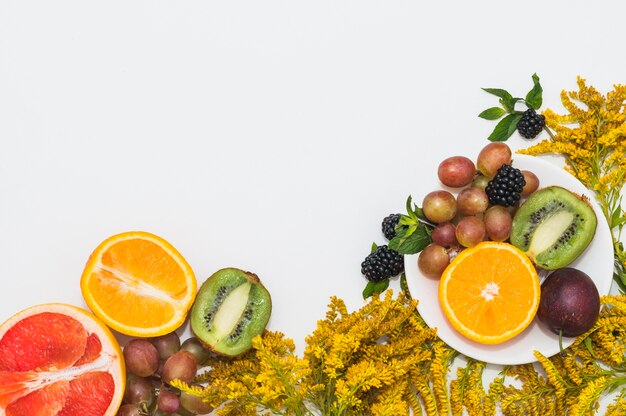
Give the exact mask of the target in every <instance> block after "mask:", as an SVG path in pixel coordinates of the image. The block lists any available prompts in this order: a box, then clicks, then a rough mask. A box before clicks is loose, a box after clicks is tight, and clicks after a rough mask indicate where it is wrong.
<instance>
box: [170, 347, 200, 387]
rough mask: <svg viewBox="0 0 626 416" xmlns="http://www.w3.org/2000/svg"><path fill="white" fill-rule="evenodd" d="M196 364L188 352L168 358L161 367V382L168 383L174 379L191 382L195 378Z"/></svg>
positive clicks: (194, 358)
mask: <svg viewBox="0 0 626 416" xmlns="http://www.w3.org/2000/svg"><path fill="white" fill-rule="evenodd" d="M197 370H198V362H197V361H196V357H195V356H194V355H193V354H192V353H190V352H189V351H178V352H176V353H174V354H172V355H171V356H170V358H168V359H167V361H165V364H164V365H163V376H162V378H163V381H164V382H166V383H169V382H170V381H172V380H174V379H179V380H182V381H184V382H186V383H189V382H191V380H193V378H194V377H195V376H196V371H197Z"/></svg>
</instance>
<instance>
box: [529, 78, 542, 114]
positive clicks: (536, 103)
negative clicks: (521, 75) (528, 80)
mask: <svg viewBox="0 0 626 416" xmlns="http://www.w3.org/2000/svg"><path fill="white" fill-rule="evenodd" d="M533 84H534V85H533V89H532V90H530V91H528V94H526V104H527V105H528V106H529V107H530V108H532V109H534V110H539V108H540V107H541V103H542V102H543V99H542V97H541V94H542V93H543V88H541V84H540V83H539V77H538V76H537V74H533Z"/></svg>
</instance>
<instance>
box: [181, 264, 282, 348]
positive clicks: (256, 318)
mask: <svg viewBox="0 0 626 416" xmlns="http://www.w3.org/2000/svg"><path fill="white" fill-rule="evenodd" d="M242 289H243V292H241V293H240V292H238V291H237V290H242ZM231 294H233V295H234V296H235V298H237V299H238V300H239V301H238V302H237V306H236V307H235V308H234V309H233V308H230V310H229V311H228V312H226V315H228V316H226V320H227V321H229V326H228V328H230V329H229V331H230V332H224V330H223V329H221V328H220V329H218V328H217V326H216V325H215V321H216V319H222V318H224V315H223V314H222V315H221V318H217V316H218V310H219V309H220V308H221V307H222V306H223V304H224V303H225V301H226V299H227V298H229V296H230V295H231ZM231 300H232V299H231ZM244 301H245V302H244ZM271 309H272V301H271V296H270V293H269V291H268V290H267V289H266V288H265V287H264V286H263V284H262V283H261V280H260V279H259V278H258V276H257V275H256V274H254V273H251V272H247V271H243V270H240V269H237V268H232V267H231V268H225V269H221V270H218V271H217V272H215V273H214V274H213V275H211V276H210V277H209V278H208V279H207V280H206V281H205V282H204V283H203V284H202V286H201V287H200V289H199V290H198V294H197V296H196V300H195V302H194V304H193V306H192V308H191V313H190V323H191V330H192V331H193V333H194V335H195V336H196V337H197V338H198V339H199V340H200V341H201V342H202V344H203V345H204V346H205V348H207V349H208V350H210V351H213V352H215V353H217V354H219V355H223V356H230V357H234V356H237V355H240V354H243V353H245V352H246V351H248V350H249V349H250V348H251V347H252V338H254V337H255V336H257V335H260V334H262V333H263V331H264V330H265V327H266V326H267V323H268V321H269V318H270V315H271Z"/></svg>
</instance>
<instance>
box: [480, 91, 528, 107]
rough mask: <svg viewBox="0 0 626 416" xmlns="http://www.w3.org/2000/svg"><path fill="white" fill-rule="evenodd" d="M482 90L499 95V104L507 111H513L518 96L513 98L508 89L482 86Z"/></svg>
mask: <svg viewBox="0 0 626 416" xmlns="http://www.w3.org/2000/svg"><path fill="white" fill-rule="evenodd" d="M483 91H486V92H488V93H489V94H493V95H495V96H496V97H500V104H502V107H504V109H505V110H506V111H507V112H508V113H512V112H513V110H514V108H515V103H516V102H517V101H519V100H520V98H513V96H512V95H511V94H510V93H509V92H508V91H506V90H502V89H500V88H483Z"/></svg>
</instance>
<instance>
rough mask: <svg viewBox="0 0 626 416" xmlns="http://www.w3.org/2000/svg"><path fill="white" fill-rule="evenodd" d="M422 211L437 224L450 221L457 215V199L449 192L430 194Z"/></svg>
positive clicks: (440, 191)
mask: <svg viewBox="0 0 626 416" xmlns="http://www.w3.org/2000/svg"><path fill="white" fill-rule="evenodd" d="M422 211H423V212H424V215H425V216H426V218H428V219H429V220H430V221H432V222H434V223H435V224H439V223H441V222H446V221H450V220H451V219H452V218H454V216H455V215H456V199H455V198H454V195H452V194H451V193H450V192H448V191H443V190H439V191H433V192H430V193H429V194H428V195H426V197H424V201H423V202H422Z"/></svg>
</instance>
